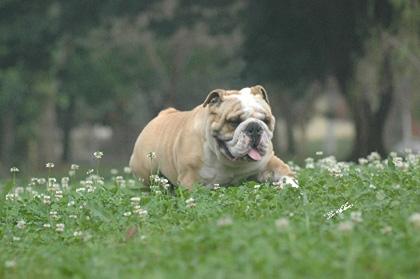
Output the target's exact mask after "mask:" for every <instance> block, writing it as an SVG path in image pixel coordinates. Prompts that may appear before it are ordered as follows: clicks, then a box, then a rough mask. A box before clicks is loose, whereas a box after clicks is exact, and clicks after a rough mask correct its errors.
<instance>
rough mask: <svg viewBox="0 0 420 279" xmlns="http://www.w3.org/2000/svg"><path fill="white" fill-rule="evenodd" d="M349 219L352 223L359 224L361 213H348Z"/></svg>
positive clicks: (361, 219) (361, 220)
mask: <svg viewBox="0 0 420 279" xmlns="http://www.w3.org/2000/svg"><path fill="white" fill-rule="evenodd" d="M350 219H351V221H352V222H353V223H361V222H363V218H362V212H360V211H354V212H351V213H350Z"/></svg>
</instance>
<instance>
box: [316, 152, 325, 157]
mask: <svg viewBox="0 0 420 279" xmlns="http://www.w3.org/2000/svg"><path fill="white" fill-rule="evenodd" d="M315 155H316V156H322V155H324V152H322V151H317V152H316V153H315Z"/></svg>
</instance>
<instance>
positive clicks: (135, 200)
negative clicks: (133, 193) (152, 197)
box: [130, 197, 140, 204]
mask: <svg viewBox="0 0 420 279" xmlns="http://www.w3.org/2000/svg"><path fill="white" fill-rule="evenodd" d="M130 201H131V203H132V204H138V203H139V202H140V197H132V198H131V199H130Z"/></svg>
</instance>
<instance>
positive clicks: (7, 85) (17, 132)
mask: <svg viewBox="0 0 420 279" xmlns="http://www.w3.org/2000/svg"><path fill="white" fill-rule="evenodd" d="M51 3H52V1H48V0H47V1H25V0H15V1H1V2H0V88H1V89H0V90H1V92H0V114H1V122H2V124H0V129H1V130H0V135H1V136H0V145H1V148H0V149H1V150H2V152H1V154H0V160H1V161H3V162H4V164H5V165H10V164H11V163H13V162H15V163H16V162H17V161H20V160H21V159H23V158H26V157H27V156H26V153H27V151H28V146H29V142H30V139H31V137H34V135H35V132H34V131H35V129H34V128H35V127H33V125H34V123H35V121H34V120H35V119H36V115H37V113H38V112H39V104H40V103H41V102H42V99H43V98H44V95H43V94H42V93H41V92H40V91H38V90H37V88H36V87H37V85H38V84H39V81H40V80H44V79H45V77H46V76H47V74H48V68H49V65H50V52H51V50H52V48H53V42H54V40H55V39H56V32H55V24H54V22H55V20H56V17H55V15H54V13H53V12H52V11H51V10H50V9H49V7H50V5H51ZM19 155H20V156H19ZM22 156H23V157H22Z"/></svg>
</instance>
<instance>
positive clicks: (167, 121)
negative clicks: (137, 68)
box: [130, 87, 293, 188]
mask: <svg viewBox="0 0 420 279" xmlns="http://www.w3.org/2000/svg"><path fill="white" fill-rule="evenodd" d="M261 88H262V87H261ZM258 92H264V94H262V93H261V94H259V93H258ZM211 94H213V96H212V97H214V95H215V94H219V96H220V97H221V99H222V100H221V103H220V105H208V104H209V103H208V102H209V99H210V95H211ZM238 94H239V93H238V91H233V90H229V91H224V90H219V91H218V92H217V93H214V91H213V92H211V93H210V94H209V97H208V98H207V99H206V101H205V103H204V104H203V105H199V106H197V107H196V108H194V109H193V110H191V111H178V110H176V109H174V108H169V109H166V110H163V111H162V112H160V113H159V115H158V116H157V117H156V118H154V119H153V120H152V121H150V122H149V124H148V125H147V126H146V127H145V128H144V129H143V131H142V132H141V133H140V135H139V137H138V139H137V141H136V143H135V145H134V150H133V154H132V156H131V159H130V167H131V168H132V170H133V172H134V174H136V175H137V176H139V177H141V178H143V179H144V181H145V182H146V183H148V182H149V181H148V179H149V176H150V175H151V174H154V173H156V172H158V171H159V172H160V173H161V174H163V175H164V176H166V177H167V178H168V179H169V181H170V182H171V183H173V184H178V183H179V184H181V185H183V186H185V187H188V188H191V187H192V185H193V184H195V183H201V184H207V185H212V184H215V183H223V184H229V183H234V182H237V181H238V180H240V179H243V178H245V179H246V178H252V177H254V178H257V179H258V180H260V181H271V182H276V181H278V180H279V179H280V177H282V176H285V175H289V176H291V175H293V174H292V172H291V170H290V169H289V167H288V166H287V165H286V164H285V163H284V162H283V161H281V160H280V159H279V158H277V157H276V156H275V155H274V153H273V151H272V145H271V142H270V146H269V151H268V153H267V155H266V156H264V159H263V160H261V161H260V162H246V161H229V160H228V159H227V158H225V157H224V156H223V154H221V153H220V152H219V151H215V150H217V148H218V147H217V146H215V141H214V139H213V135H212V133H216V132H217V133H220V135H224V136H226V137H229V136H231V135H232V133H233V130H234V129H233V128H232V127H230V126H229V124H228V121H227V119H230V118H234V117H238V116H239V115H241V113H242V114H243V113H244V112H243V111H241V105H240V103H239V101H238V99H237V98H234V96H235V95H238ZM252 94H254V95H258V96H259V97H258V98H259V99H258V102H259V104H260V107H261V108H262V110H263V111H262V112H258V113H259V114H260V115H265V117H266V118H267V119H268V121H269V122H271V123H269V124H268V126H269V127H270V129H271V130H272V129H273V128H274V117H273V116H272V114H271V110H270V107H269V105H268V99H267V95H266V93H265V90H264V91H262V90H261V89H260V88H258V87H253V88H252ZM253 113H257V112H253ZM151 152H154V153H155V154H156V158H155V159H150V158H148V154H149V153H151Z"/></svg>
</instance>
